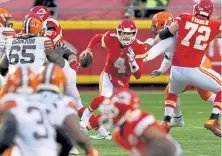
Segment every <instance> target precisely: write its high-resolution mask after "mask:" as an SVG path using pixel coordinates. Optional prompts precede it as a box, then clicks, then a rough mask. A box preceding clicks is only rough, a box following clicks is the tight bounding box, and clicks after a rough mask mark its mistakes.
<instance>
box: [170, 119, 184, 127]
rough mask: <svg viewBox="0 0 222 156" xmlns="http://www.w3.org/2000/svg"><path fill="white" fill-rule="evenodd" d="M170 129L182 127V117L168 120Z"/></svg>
mask: <svg viewBox="0 0 222 156" xmlns="http://www.w3.org/2000/svg"><path fill="white" fill-rule="evenodd" d="M170 123H171V127H183V125H184V120H183V117H182V116H179V117H174V116H173V117H172V118H171V120H170Z"/></svg>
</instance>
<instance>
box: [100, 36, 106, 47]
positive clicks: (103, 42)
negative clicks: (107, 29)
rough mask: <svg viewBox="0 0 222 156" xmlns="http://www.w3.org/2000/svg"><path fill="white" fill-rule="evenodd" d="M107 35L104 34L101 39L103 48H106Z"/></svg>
mask: <svg viewBox="0 0 222 156" xmlns="http://www.w3.org/2000/svg"><path fill="white" fill-rule="evenodd" d="M105 35H106V34H105ZM105 35H103V37H102V40H101V42H102V47H103V48H106V44H105V41H104V38H105Z"/></svg>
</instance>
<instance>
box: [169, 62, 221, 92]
mask: <svg viewBox="0 0 222 156" xmlns="http://www.w3.org/2000/svg"><path fill="white" fill-rule="evenodd" d="M186 85H193V86H196V87H199V88H201V89H203V90H209V91H212V92H214V93H215V94H216V93H217V92H218V91H220V90H221V76H220V75H219V74H218V73H217V72H215V71H214V70H212V69H207V68H204V67H199V68H188V67H178V66H172V67H171V74H170V83H169V91H170V93H173V94H180V93H181V92H182V91H183V89H184V88H185V87H186Z"/></svg>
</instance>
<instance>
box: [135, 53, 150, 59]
mask: <svg viewBox="0 0 222 156" xmlns="http://www.w3.org/2000/svg"><path fill="white" fill-rule="evenodd" d="M146 56H148V51H147V52H146V53H144V54H140V55H136V56H135V58H136V59H143V58H145V57H146Z"/></svg>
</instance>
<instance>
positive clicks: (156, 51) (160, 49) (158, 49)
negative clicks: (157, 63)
mask: <svg viewBox="0 0 222 156" xmlns="http://www.w3.org/2000/svg"><path fill="white" fill-rule="evenodd" d="M173 43H174V42H172V38H167V39H165V40H161V41H160V42H159V43H157V44H156V45H155V46H153V47H152V48H151V49H150V50H149V51H148V55H147V56H146V57H145V58H144V59H143V62H148V61H150V60H153V59H155V58H156V57H158V56H159V55H160V54H162V53H164V52H165V51H167V49H168V48H169V47H171V46H172V44H173Z"/></svg>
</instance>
